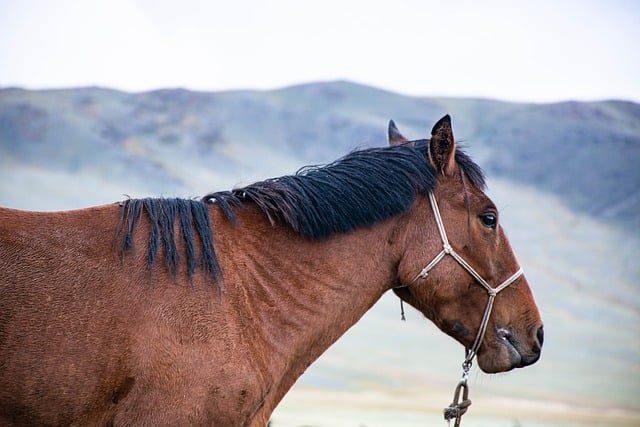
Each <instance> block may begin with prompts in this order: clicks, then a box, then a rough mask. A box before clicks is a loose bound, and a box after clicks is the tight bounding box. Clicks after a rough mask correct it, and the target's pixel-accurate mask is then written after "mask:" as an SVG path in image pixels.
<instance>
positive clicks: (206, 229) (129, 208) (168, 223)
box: [114, 198, 222, 289]
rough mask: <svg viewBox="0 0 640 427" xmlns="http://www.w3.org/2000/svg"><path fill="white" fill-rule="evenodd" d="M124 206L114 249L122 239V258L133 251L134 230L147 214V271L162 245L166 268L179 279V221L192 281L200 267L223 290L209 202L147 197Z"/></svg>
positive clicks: (127, 201)
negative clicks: (143, 215) (198, 247)
mask: <svg viewBox="0 0 640 427" xmlns="http://www.w3.org/2000/svg"><path fill="white" fill-rule="evenodd" d="M120 206H121V212H120V221H119V222H118V228H117V231H116V236H115V240H114V246H116V242H117V239H118V238H119V237H120V236H121V245H120V252H121V257H122V259H124V257H125V255H126V254H127V252H130V251H132V250H133V231H134V229H135V227H136V224H137V222H138V220H139V219H140V217H141V216H142V214H143V213H146V214H147V217H148V219H149V227H150V228H149V238H148V241H147V270H149V271H151V268H152V267H153V265H154V263H155V260H156V254H157V252H158V248H159V247H160V245H162V247H163V251H164V260H165V265H166V266H167V269H168V270H169V273H171V275H172V276H173V277H174V278H175V276H176V274H177V271H178V258H179V255H178V250H177V246H176V241H175V223H176V220H179V224H178V225H179V229H180V234H181V236H182V240H183V242H184V252H185V255H186V260H185V261H186V264H187V274H188V275H189V281H191V280H192V278H193V273H194V271H195V270H196V268H197V267H200V268H201V269H202V271H203V273H204V274H205V276H209V277H210V278H212V279H213V281H214V283H216V285H217V286H218V288H219V289H220V283H221V281H222V270H221V269H220V265H219V264H218V258H217V256H216V252H215V248H214V245H213V229H212V227H211V224H210V220H209V210H208V208H207V205H206V204H205V203H203V202H201V201H199V200H192V199H165V198H155V199H153V198H146V199H127V200H125V201H124V202H122V203H121V204H120ZM194 229H195V235H194ZM196 237H197V239H196ZM196 240H198V241H199V242H200V251H199V252H200V257H199V258H197V257H196V247H195V242H196Z"/></svg>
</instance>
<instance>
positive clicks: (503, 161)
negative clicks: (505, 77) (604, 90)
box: [0, 81, 640, 427]
mask: <svg viewBox="0 0 640 427" xmlns="http://www.w3.org/2000/svg"><path fill="white" fill-rule="evenodd" d="M446 113H449V114H451V116H452V119H453V127H454V132H455V133H456V137H457V139H458V140H459V141H462V144H463V145H465V146H466V150H467V151H468V152H469V153H470V154H471V155H472V157H473V158H474V159H475V160H476V161H477V162H478V163H479V164H480V165H481V166H482V167H483V168H484V170H485V172H486V174H487V176H488V183H489V195H490V196H491V197H492V198H493V199H494V200H495V201H496V203H497V206H499V207H500V208H501V212H502V215H501V221H502V222H503V224H504V225H505V228H506V230H507V232H508V234H509V237H510V240H511V243H512V245H513V247H514V249H515V251H516V253H517V254H518V257H519V260H520V262H521V264H522V265H523V267H524V269H525V271H526V274H527V278H528V280H529V282H530V283H531V284H532V286H533V291H534V294H535V296H536V300H537V301H538V304H539V306H540V308H541V311H542V316H543V319H544V321H545V335H546V342H545V348H544V349H543V356H542V359H541V361H540V362H539V363H537V364H536V365H534V366H532V367H530V368H527V369H524V370H518V371H516V372H513V373H509V374H508V375H499V376H493V377H487V376H485V375H482V374H479V373H478V372H477V370H474V372H473V373H472V377H471V398H472V400H473V402H474V405H473V406H472V407H471V409H470V414H474V415H467V416H466V417H465V425H504V426H507V425H508V426H513V425H523V426H529V425H535V426H539V427H550V426H556V425H563V426H566V425H570V426H578V425H609V426H614V425H621V426H622V425H638V424H640V404H638V402H637V396H640V339H639V338H638V337H640V293H639V292H638V291H639V289H638V288H639V286H640V263H638V259H640V236H639V235H638V230H639V229H640V214H639V213H638V212H640V185H639V184H640V168H639V166H640V105H638V104H634V103H630V102H623V101H602V102H589V103H583V102H562V103H554V104H523V103H505V102H499V101H492V100H483V99H456V98H419V97H407V96H403V95H400V94H395V93H391V92H386V91H383V90H379V89H376V88H371V87H366V86H362V85H357V84H354V83H349V82H342V81H340V82H327V83H313V84H305V85H299V86H293V87H287V88H283V89H280V90H272V91H251V90H246V91H229V92H215V93H201V92H191V91H187V90H182V89H164V90H158V91H153V92H147V93H125V92H119V91H114V90H109V89H103V88H79V89H65V90H46V91H28V90H23V89H19V88H6V89H0V204H1V205H4V206H12V207H18V208H25V209H36V210H54V209H70V208H79V207H85V206H89V205H93V204H99V203H109V202H113V201H116V200H122V199H123V198H124V197H126V196H125V195H130V196H132V197H143V196H181V197H194V196H199V195H203V194H205V193H207V192H209V191H214V190H224V189H228V188H231V187H233V186H237V185H244V184H248V183H250V182H253V181H255V180H260V179H264V178H268V177H273V176H279V175H283V174H289V173H293V172H295V171H296V170H297V169H299V168H300V167H302V166H304V165H307V164H318V163H326V162H330V161H332V160H334V159H336V158H338V157H340V156H342V155H344V154H346V153H347V152H349V151H351V150H353V149H357V148H360V147H368V146H376V145H383V144H386V140H385V135H386V126H387V122H388V120H389V119H394V120H395V122H396V123H397V124H398V126H399V128H400V129H401V131H402V132H403V133H404V134H405V135H406V136H408V137H411V138H424V137H427V136H428V130H429V129H430V128H431V126H432V125H433V123H435V121H436V120H437V119H438V118H440V117H441V116H443V115H444V114H446ZM407 317H408V321H407V322H406V323H404V322H400V321H399V320H398V319H399V307H398V300H397V298H395V297H393V295H390V294H389V295H385V296H384V297H383V298H382V300H381V301H380V302H379V303H378V304H376V306H375V307H374V308H373V309H372V310H371V311H370V312H369V313H367V315H366V316H365V317H364V318H363V319H362V320H361V321H360V322H358V324H356V326H354V327H353V328H352V329H351V330H350V331H349V332H348V333H347V334H346V335H345V336H344V337H342V338H341V339H340V340H339V341H338V342H337V343H336V344H335V345H334V346H332V347H331V348H330V349H329V351H327V353H326V354H325V355H323V357H322V358H321V359H320V360H318V361H317V362H316V363H315V364H314V365H312V367H311V368H310V369H309V370H308V371H307V373H305V375H304V376H303V377H302V378H301V379H300V381H299V382H298V383H297V385H296V386H295V387H294V389H293V390H292V392H291V393H290V394H289V395H288V396H287V398H285V400H284V401H283V403H282V405H281V407H280V408H278V410H277V411H276V413H275V414H274V423H273V425H274V427H281V426H286V425H292V426H293V425H296V426H299V425H301V424H304V425H316V426H332V425H333V426H335V425H364V424H366V425H368V426H375V425H379V426H391V425H393V426H410V425H441V422H442V420H441V413H440V411H441V408H442V407H444V406H446V405H447V404H448V403H449V402H450V401H451V397H452V392H453V387H454V386H455V383H456V382H457V380H458V378H459V375H460V363H461V361H462V360H461V359H462V348H461V347H460V346H459V345H458V344H456V343H455V342H453V340H451V339H450V338H449V337H447V336H445V335H443V334H442V333H441V332H439V331H438V330H437V329H436V328H435V327H434V326H433V325H431V324H430V323H429V322H426V321H424V319H422V318H421V316H419V315H418V314H416V313H415V312H408V313H407ZM332 417H333V418H332ZM385 420H386V421H385ZM473 423H476V424H473Z"/></svg>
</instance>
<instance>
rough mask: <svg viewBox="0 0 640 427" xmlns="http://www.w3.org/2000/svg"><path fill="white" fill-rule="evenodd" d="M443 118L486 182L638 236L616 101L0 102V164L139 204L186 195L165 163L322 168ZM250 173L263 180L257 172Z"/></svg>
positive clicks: (340, 87)
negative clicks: (395, 128) (522, 189)
mask: <svg viewBox="0 0 640 427" xmlns="http://www.w3.org/2000/svg"><path fill="white" fill-rule="evenodd" d="M444 113H450V114H451V115H452V117H453V120H454V122H455V123H454V126H455V129H456V136H457V138H459V139H461V140H463V143H465V145H467V146H468V151H469V152H470V154H471V155H472V156H473V157H474V158H476V159H477V160H478V162H479V163H480V164H481V165H482V166H483V167H484V168H485V170H486V172H487V174H488V176H489V177H491V176H496V177H503V178H506V179H509V180H513V181H516V182H520V183H524V184H527V185H531V186H534V187H537V188H539V189H542V190H544V191H548V192H552V193H555V194H557V195H558V197H560V198H561V199H563V200H565V202H566V203H567V204H568V205H569V206H571V207H572V209H574V210H576V211H580V212H586V213H588V214H590V215H592V216H594V217H597V218H599V219H603V220H606V221H610V222H612V223H615V224H618V225H621V226H624V227H627V226H631V227H636V229H637V227H638V226H640V214H639V213H638V212H640V185H639V184H640V167H639V166H640V105H638V104H635V103H632V102H626V101H602V102H573V101H569V102H561V103H553V104H523V103H507V102H500V101H491V100H483V99H461V98H417V97H408V96H403V95H399V94H395V93H392V92H388V91H385V90H382V89H377V88H372V87H368V86H364V85H360V84H355V83H350V82H347V81H334V82H322V83H307V84H300V85H296V86H291V87H286V88H282V89H277V90H270V91H253V90H238V91H226V92H192V91H189V90H185V89H180V88H171V89H160V90H154V91H150V92H144V93H126V92H119V91H115V90H110V89H104V88H98V87H87V88H78V89H57V90H41V91H30V90H23V89H19V88H5V89H0V164H2V163H3V162H4V163H5V164H8V163H10V164H12V165H16V164H19V165H21V166H29V167H36V168H41V169H44V170H54V171H61V170H62V171H76V172H82V173H88V174H95V173H99V174H102V176H105V177H107V178H108V179H113V180H116V181H117V180H119V179H120V178H119V177H118V176H113V177H112V176H111V175H112V174H113V175H118V174H124V173H125V171H126V173H127V175H128V180H129V181H131V182H137V183H138V184H140V185H148V186H149V191H153V192H162V191H163V188H177V189H178V190H177V191H184V190H186V189H188V188H191V187H193V184H192V183H190V182H186V181H185V178H184V176H183V175H182V173H181V171H182V169H178V170H176V167H175V165H172V162H175V161H176V160H177V159H180V160H181V161H184V162H188V161H189V159H190V158H191V156H196V157H197V158H198V162H199V164H197V165H194V167H209V168H211V169H212V170H216V171H218V173H220V174H221V175H225V176H231V175H233V174H234V173H236V172H235V171H237V170H247V168H250V167H251V166H250V164H251V162H252V161H253V160H251V159H250V158H247V157H246V153H252V152H260V153H267V152H268V153H271V155H272V156H273V158H274V159H276V158H277V157H278V156H279V155H280V156H282V157H285V158H289V159H290V160H291V163H295V162H300V163H299V164H306V163H322V162H327V161H330V160H333V159H335V158H337V157H339V156H340V155H342V154H345V153H346V152H347V151H349V150H351V149H353V148H355V147H364V146H374V145H381V144H384V143H385V140H384V128H385V125H386V123H387V121H388V120H389V119H390V118H393V119H394V120H395V121H396V122H397V123H398V124H399V125H400V126H401V127H402V128H403V131H404V132H405V133H407V134H409V135H410V136H412V137H416V138H417V137H425V136H427V132H426V131H427V128H428V126H429V124H430V123H432V122H433V121H434V120H436V119H437V118H438V117H440V116H441V115H443V114H444ZM158 147H159V148H158ZM254 148H256V149H258V151H255V150H254ZM275 162H277V160H273V161H272V163H275ZM132 166H135V167H132ZM262 169H263V171H262V173H263V174H268V172H269V170H270V169H269V165H268V164H264V165H263V167H262ZM288 172H291V171H288ZM242 175H246V173H242ZM243 178H244V176H238V178H236V179H243ZM150 182H151V183H150ZM213 189H220V188H216V183H215V182H212V183H210V184H209V187H208V188H206V190H205V191H209V190H213Z"/></svg>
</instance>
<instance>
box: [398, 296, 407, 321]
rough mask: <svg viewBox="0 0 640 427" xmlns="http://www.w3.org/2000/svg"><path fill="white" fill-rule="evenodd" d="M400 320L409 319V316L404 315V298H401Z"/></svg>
mask: <svg viewBox="0 0 640 427" xmlns="http://www.w3.org/2000/svg"><path fill="white" fill-rule="evenodd" d="M400 320H402V321H403V322H406V321H407V318H406V317H404V304H403V302H402V299H401V300H400Z"/></svg>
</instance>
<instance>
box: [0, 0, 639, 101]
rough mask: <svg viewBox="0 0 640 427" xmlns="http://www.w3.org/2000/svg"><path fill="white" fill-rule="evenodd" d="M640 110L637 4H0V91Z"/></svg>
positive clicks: (195, 0)
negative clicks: (328, 94)
mask: <svg viewBox="0 0 640 427" xmlns="http://www.w3.org/2000/svg"><path fill="white" fill-rule="evenodd" d="M336 79H347V80H351V81H355V82H359V83H363V84H368V85H373V86H376V87H380V88H383V89H388V90H392V91H395V92H399V93H403V94H408V95H417V96H465V97H486V98H494V99H503V100H513V101H535V102H549V101H558V100H568V99H575V100H599V99H612V98H615V99H627V100H633V101H636V102H640V1H636V0H600V1H595V0H538V1H534V0H531V1H498V0H477V1H463V0H459V1H455V0H452V1H447V0H438V1H432V0H395V1H389V2H381V1H375V0H354V1H349V0H322V1H305V0H298V1H294V0H264V1H259V0H224V1H221V0H210V1H205V0H180V1H173V2H172V1H166V0H105V1H92V0H0V87H8V86H20V87H26V88H31V89H43V88H63V87H77V86H87V85H91V86H95V85H97V86H104V87H110V88H115V89H121V90H126V91H145V90H150V89H155V88H162V87H183V88H187V89H192V90H206V91H211V90H213V91H217V90H227V89H272V88H278V87H283V86H288V85H292V84H298V83H307V82H314V81H325V80H336Z"/></svg>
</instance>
